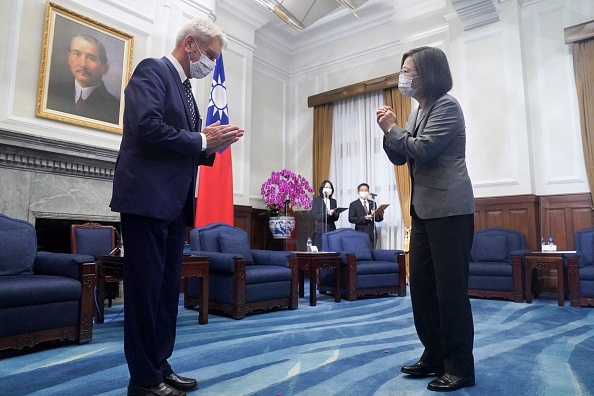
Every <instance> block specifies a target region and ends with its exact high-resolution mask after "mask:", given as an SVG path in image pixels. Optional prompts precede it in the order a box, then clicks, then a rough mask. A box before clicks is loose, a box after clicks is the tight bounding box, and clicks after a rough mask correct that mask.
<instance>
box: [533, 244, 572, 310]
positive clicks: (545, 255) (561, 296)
mask: <svg viewBox="0 0 594 396" xmlns="http://www.w3.org/2000/svg"><path fill="white" fill-rule="evenodd" d="M563 253H564V252H561V251H559V252H532V253H529V254H528V255H526V258H525V271H526V274H525V275H526V276H525V277H524V282H525V289H526V302H527V303H529V304H530V303H532V270H533V269H542V270H556V271H557V303H558V305H559V306H561V307H562V306H563V305H565V287H564V277H565V276H564V272H563Z"/></svg>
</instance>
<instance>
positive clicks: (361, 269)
mask: <svg viewBox="0 0 594 396" xmlns="http://www.w3.org/2000/svg"><path fill="white" fill-rule="evenodd" d="M399 272H400V268H399V267H398V263H396V262H395V261H359V260H357V275H369V274H397V273H399Z"/></svg>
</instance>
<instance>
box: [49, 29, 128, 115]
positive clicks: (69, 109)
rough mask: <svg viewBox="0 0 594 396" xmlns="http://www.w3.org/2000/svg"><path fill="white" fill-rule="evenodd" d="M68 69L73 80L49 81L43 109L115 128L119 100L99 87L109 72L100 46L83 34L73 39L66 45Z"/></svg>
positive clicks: (105, 57)
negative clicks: (91, 120)
mask: <svg viewBox="0 0 594 396" xmlns="http://www.w3.org/2000/svg"><path fill="white" fill-rule="evenodd" d="M68 65H69V66H70V72H71V73H72V76H73V77H74V80H70V81H64V82H60V81H54V80H51V79H50V82H49V86H48V93H47V108H48V109H52V110H57V111H61V112H63V113H69V114H73V115H78V116H81V117H87V118H92V119H94V120H99V121H105V122H109V123H111V124H119V123H120V100H119V99H118V98H116V97H115V96H113V95H112V94H111V93H109V91H108V90H107V88H106V87H105V84H104V83H103V76H104V75H106V74H107V72H109V62H108V61H107V53H106V51H105V47H104V46H103V44H102V43H101V42H100V41H99V40H97V39H96V38H95V37H93V36H89V35H86V34H77V35H75V36H73V37H72V38H71V39H70V43H69V45H68Z"/></svg>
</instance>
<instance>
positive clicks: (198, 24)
mask: <svg viewBox="0 0 594 396" xmlns="http://www.w3.org/2000/svg"><path fill="white" fill-rule="evenodd" d="M188 35H191V36H192V37H194V39H196V41H198V43H199V44H202V45H206V44H207V43H208V42H209V41H210V39H211V38H213V37H216V38H218V39H219V42H220V43H221V49H226V48H227V36H226V35H225V33H223V31H222V30H221V29H219V27H218V26H217V25H215V24H214V23H213V22H211V21H210V20H209V19H200V18H194V19H192V20H191V21H188V22H186V23H185V24H184V26H182V28H181V29H180V31H179V33H178V34H177V37H176V39H175V44H176V46H177V45H179V44H180V43H181V41H182V40H183V39H184V38H185V37H186V36H188Z"/></svg>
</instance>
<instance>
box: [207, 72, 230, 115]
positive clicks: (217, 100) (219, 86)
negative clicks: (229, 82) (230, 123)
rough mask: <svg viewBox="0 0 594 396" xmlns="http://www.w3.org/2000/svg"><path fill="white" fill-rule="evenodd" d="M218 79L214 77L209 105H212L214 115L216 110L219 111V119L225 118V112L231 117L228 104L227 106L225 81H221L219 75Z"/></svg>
mask: <svg viewBox="0 0 594 396" xmlns="http://www.w3.org/2000/svg"><path fill="white" fill-rule="evenodd" d="M218 79H219V80H218V81H217V80H215V79H214V78H213V79H212V88H211V90H210V99H209V101H208V107H211V106H212V115H213V116H214V115H215V113H216V112H218V113H219V117H218V119H219V120H221V119H222V118H223V114H225V116H227V117H229V113H228V112H227V111H228V106H227V88H226V87H225V81H221V76H220V75H219V76H218Z"/></svg>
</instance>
